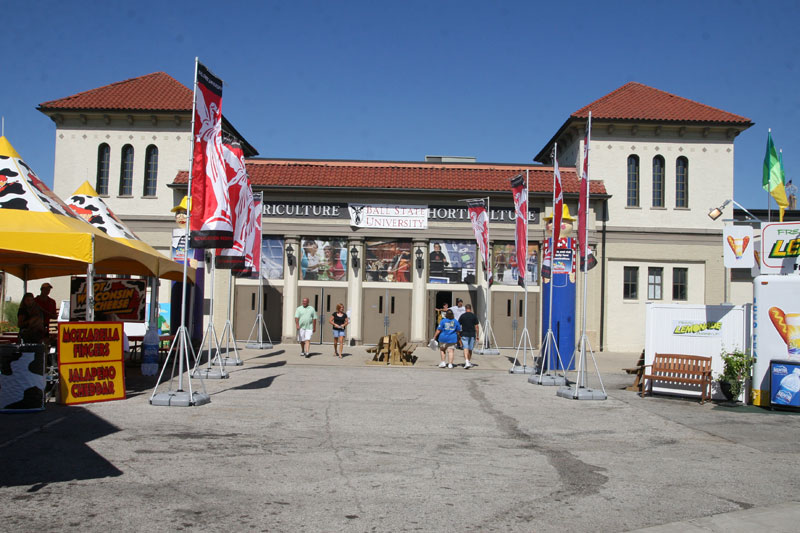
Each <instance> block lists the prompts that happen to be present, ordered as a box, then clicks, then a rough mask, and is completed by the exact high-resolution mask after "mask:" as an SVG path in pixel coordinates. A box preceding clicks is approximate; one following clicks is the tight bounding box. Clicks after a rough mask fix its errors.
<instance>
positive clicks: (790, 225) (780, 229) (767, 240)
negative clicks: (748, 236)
mask: <svg viewBox="0 0 800 533" xmlns="http://www.w3.org/2000/svg"><path fill="white" fill-rule="evenodd" d="M798 259H800V222H774V223H767V224H762V225H761V273H762V274H791V273H793V272H796V271H797V270H798V266H799V265H798Z"/></svg>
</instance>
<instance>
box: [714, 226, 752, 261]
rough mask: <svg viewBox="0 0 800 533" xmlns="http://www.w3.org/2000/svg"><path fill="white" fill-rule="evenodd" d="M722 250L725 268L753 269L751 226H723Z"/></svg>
mask: <svg viewBox="0 0 800 533" xmlns="http://www.w3.org/2000/svg"><path fill="white" fill-rule="evenodd" d="M722 249H723V257H724V258H725V268H753V265H754V264H755V260H754V256H753V250H754V249H755V246H754V244H753V226H749V225H748V226H725V229H724V230H723V232H722Z"/></svg>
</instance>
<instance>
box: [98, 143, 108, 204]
mask: <svg viewBox="0 0 800 533" xmlns="http://www.w3.org/2000/svg"><path fill="white" fill-rule="evenodd" d="M110 159H111V147H109V146H108V145H107V144H106V143H103V144H101V145H100V146H98V147H97V181H96V182H95V187H94V188H95V190H96V191H97V194H102V195H107V194H108V166H109V162H110Z"/></svg>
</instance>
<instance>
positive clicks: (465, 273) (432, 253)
mask: <svg viewBox="0 0 800 533" xmlns="http://www.w3.org/2000/svg"><path fill="white" fill-rule="evenodd" d="M477 248H478V246H477V244H476V243H475V241H455V240H436V241H431V242H430V244H429V255H428V261H429V271H430V274H429V278H428V282H429V283H475V257H476V255H477Z"/></svg>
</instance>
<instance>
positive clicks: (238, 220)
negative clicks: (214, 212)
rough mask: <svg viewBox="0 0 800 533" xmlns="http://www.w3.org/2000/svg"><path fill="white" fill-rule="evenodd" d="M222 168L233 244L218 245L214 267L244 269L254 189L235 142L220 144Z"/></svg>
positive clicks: (241, 154)
mask: <svg viewBox="0 0 800 533" xmlns="http://www.w3.org/2000/svg"><path fill="white" fill-rule="evenodd" d="M222 155H223V158H224V160H225V171H226V174H227V178H228V196H229V198H230V203H231V215H232V216H231V218H232V221H233V246H231V247H230V248H224V249H217V268H223V269H237V270H239V269H243V268H244V267H245V255H246V253H247V239H248V237H249V236H250V234H251V233H252V231H253V229H252V228H253V224H252V217H253V190H252V188H251V187H250V178H249V177H248V175H247V168H246V166H245V161H244V152H243V151H242V148H241V147H240V146H239V144H238V143H234V144H232V145H229V144H224V145H223V146H222Z"/></svg>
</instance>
